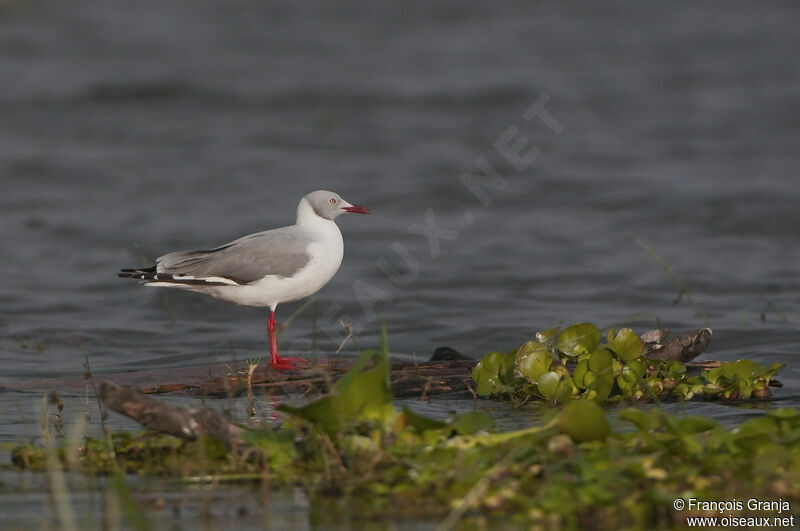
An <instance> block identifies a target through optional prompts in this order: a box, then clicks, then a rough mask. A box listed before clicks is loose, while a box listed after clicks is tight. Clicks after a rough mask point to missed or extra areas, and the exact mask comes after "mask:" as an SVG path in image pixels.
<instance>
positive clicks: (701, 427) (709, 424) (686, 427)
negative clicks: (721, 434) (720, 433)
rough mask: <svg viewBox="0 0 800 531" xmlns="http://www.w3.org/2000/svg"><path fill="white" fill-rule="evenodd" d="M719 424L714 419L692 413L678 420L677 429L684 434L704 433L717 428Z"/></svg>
mask: <svg viewBox="0 0 800 531" xmlns="http://www.w3.org/2000/svg"><path fill="white" fill-rule="evenodd" d="M718 426H719V424H718V423H717V421H715V420H714V419H711V418H708V417H699V416H696V415H692V416H690V417H684V418H682V419H679V420H678V422H677V430H678V431H679V432H680V433H681V434H684V435H691V434H695V433H703V432H705V431H709V430H713V429H714V428H717V427H718Z"/></svg>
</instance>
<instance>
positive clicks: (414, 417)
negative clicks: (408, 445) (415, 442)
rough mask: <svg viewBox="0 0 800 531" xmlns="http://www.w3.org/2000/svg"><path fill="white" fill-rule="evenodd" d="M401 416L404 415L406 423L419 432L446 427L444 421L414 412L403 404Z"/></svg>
mask: <svg viewBox="0 0 800 531" xmlns="http://www.w3.org/2000/svg"><path fill="white" fill-rule="evenodd" d="M403 416H404V417H405V422H406V424H407V425H408V426H411V427H412V428H414V429H415V430H417V431H419V432H423V431H427V430H441V429H443V428H446V427H447V423H446V422H444V421H441V420H437V419H431V418H428V417H425V416H423V415H420V414H418V413H414V412H413V411H411V410H410V409H409V408H408V406H405V405H404V406H403Z"/></svg>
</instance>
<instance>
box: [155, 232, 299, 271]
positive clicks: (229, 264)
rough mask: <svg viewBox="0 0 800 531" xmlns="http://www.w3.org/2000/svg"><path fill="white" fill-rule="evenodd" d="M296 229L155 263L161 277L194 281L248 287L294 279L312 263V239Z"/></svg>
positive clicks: (173, 255)
mask: <svg viewBox="0 0 800 531" xmlns="http://www.w3.org/2000/svg"><path fill="white" fill-rule="evenodd" d="M290 229H295V227H287V228H285V229H276V230H271V231H266V232H259V233H256V234H251V235H249V236H245V237H244V238H240V239H238V240H235V241H233V242H230V243H228V244H225V245H223V246H221V247H218V248H216V249H211V250H207V251H206V250H201V251H178V252H174V253H169V254H165V255H164V256H162V257H160V258H158V259H157V260H156V267H157V272H158V273H166V274H168V275H172V276H173V277H174V278H175V279H176V280H179V279H180V277H184V276H185V277H192V278H195V279H202V278H210V277H221V278H226V279H230V280H233V281H234V282H236V283H237V284H249V283H251V282H255V281H257V280H260V279H262V278H263V277H265V276H267V275H277V276H282V277H291V276H294V275H295V274H297V272H298V271H300V270H301V269H302V268H304V267H305V266H306V265H307V264H308V262H309V261H310V260H311V255H310V254H309V252H308V244H309V243H310V241H311V240H310V239H309V238H308V237H305V235H304V234H302V233H301V232H298V231H296V230H290Z"/></svg>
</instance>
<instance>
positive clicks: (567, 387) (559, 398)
mask: <svg viewBox="0 0 800 531" xmlns="http://www.w3.org/2000/svg"><path fill="white" fill-rule="evenodd" d="M577 391H578V390H577V388H576V387H575V385H574V384H573V382H572V379H571V378H569V377H567V378H565V379H564V380H561V381H560V382H558V387H556V395H555V397H554V400H555V401H556V402H559V403H561V404H566V403H567V402H568V401H570V400H571V399H572V397H573V396H574V395H575V394H577Z"/></svg>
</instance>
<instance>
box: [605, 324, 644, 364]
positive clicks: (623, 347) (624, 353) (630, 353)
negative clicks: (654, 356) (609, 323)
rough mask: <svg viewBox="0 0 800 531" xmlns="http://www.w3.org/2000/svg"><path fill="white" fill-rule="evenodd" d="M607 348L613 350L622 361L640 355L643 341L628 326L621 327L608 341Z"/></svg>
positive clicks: (642, 349) (642, 350) (633, 358)
mask: <svg viewBox="0 0 800 531" xmlns="http://www.w3.org/2000/svg"><path fill="white" fill-rule="evenodd" d="M610 335H611V334H609V336H610ZM608 348H610V349H611V350H613V351H614V353H615V354H616V355H617V357H618V358H619V359H621V360H622V361H631V360H635V359H636V358H638V357H640V356H641V355H642V353H643V352H644V343H643V342H642V339H641V338H640V337H639V336H638V335H637V334H636V332H634V331H633V330H631V329H630V328H623V329H622V330H620V331H619V332H617V334H616V336H614V339H612V340H610V341H609V342H608Z"/></svg>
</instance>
